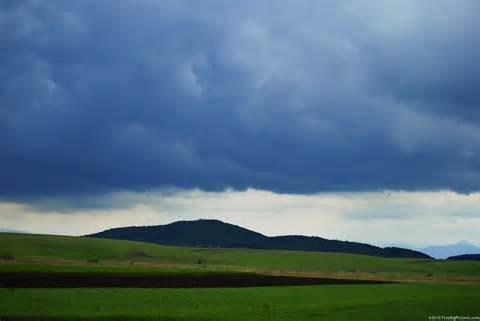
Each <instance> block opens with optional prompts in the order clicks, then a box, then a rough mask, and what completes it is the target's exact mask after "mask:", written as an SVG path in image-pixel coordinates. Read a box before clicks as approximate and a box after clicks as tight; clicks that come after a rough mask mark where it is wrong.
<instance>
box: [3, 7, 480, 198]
mask: <svg viewBox="0 0 480 321" xmlns="http://www.w3.org/2000/svg"><path fill="white" fill-rule="evenodd" d="M478 9H480V8H479V4H478V2H477V1H474V0H472V1H456V2H455V3H453V2H451V1H422V3H421V4H419V3H417V2H415V1H391V2H388V3H386V4H383V3H381V2H378V1H355V2H354V1H352V2H350V1H344V2H342V3H341V4H340V3H339V2H337V1H322V2H317V1H300V2H298V1H296V2H283V1H275V2H271V1H265V2H263V1H260V2H258V1H243V2H241V3H229V4H226V3H224V2H221V1H212V2H208V3H203V2H198V1H152V0H140V1H139V0H137V1H129V0H125V1H88V0H86V1H76V2H72V1H55V0H52V1H34V0H31V1H2V2H1V3H0V30H1V33H0V37H1V42H0V49H1V53H0V70H1V71H2V72H1V74H0V151H1V153H0V162H1V163H0V164H1V166H0V177H1V180H0V196H1V198H3V199H12V200H19V199H20V200H22V199H23V200H29V199H38V198H52V197H53V198H55V197H65V198H67V199H68V198H70V197H71V196H72V195H81V194H85V195H96V194H101V193H109V192H112V191H117V190H135V191H143V190H150V189H158V188H194V187H198V188H200V189H204V190H223V189H225V188H228V187H231V188H235V189H245V188H248V187H254V188H259V189H268V190H272V191H275V192H293V193H313V192H320V191H339V190H351V191H365V190H383V189H406V190H428V189H451V190H455V191H461V192H470V191H474V190H478V189H479V187H480V183H479V182H480V180H479V178H480V177H479V173H480V172H479V169H480V156H479V152H480V144H479V143H480V128H479V121H480V119H479V116H480V114H479V112H478V110H479V107H480V106H479V103H480V91H479V90H477V87H478V84H479V83H480V79H479V75H480V70H479V64H478V57H480V46H479V45H478V44H477V43H478V41H476V40H477V39H476V38H477V37H478V36H477V34H478V32H479V31H480V25H479V22H478V20H477V19H476V17H475V16H474V15H475V12H478Z"/></svg>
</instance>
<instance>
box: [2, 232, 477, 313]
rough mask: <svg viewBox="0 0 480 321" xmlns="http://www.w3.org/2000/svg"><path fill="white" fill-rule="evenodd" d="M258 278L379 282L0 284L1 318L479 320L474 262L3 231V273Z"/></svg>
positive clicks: (475, 263) (475, 265) (475, 264)
mask: <svg viewBox="0 0 480 321" xmlns="http://www.w3.org/2000/svg"><path fill="white" fill-rule="evenodd" d="M22 271H23V272H28V271H30V272H36V271H38V272H62V273H69V272H82V273H91V274H92V275H96V276H99V275H100V276H101V275H102V273H109V274H111V273H117V272H118V273H133V274H141V275H145V274H152V275H154V274H162V275H172V277H173V276H174V275H177V274H189V275H196V274H197V273H207V274H213V275H216V274H217V273H230V272H255V273H262V274H278V275H293V276H320V277H333V278H358V279H380V280H394V281H401V282H406V283H400V284H384V285H320V286H289V287H285V286H277V287H253V288H211V289H200V288H193V289H141V288H136V289H134V288H90V289H87V288H76V289H12V288H8V289H6V288H4V289H1V288H0V320H24V319H25V320H27V319H28V320H95V321H96V320H112V321H113V320H242V321H243V320H428V317H429V316H431V315H444V316H449V315H458V316H479V315H480V304H479V302H480V263H479V262H465V261H464V262H455V261H434V260H423V259H422V260H418V259H391V258H390V259H389V258H380V257H372V256H364V255H353V254H341V253H321V252H289V251H270V250H249V249H216V248H208V249H199V248H182V247H173V246H159V245H154V244H145V243H139V242H127V241H114V240H103V239H88V238H74V237H62V236H40V235H20V234H0V272H3V273H5V272H22Z"/></svg>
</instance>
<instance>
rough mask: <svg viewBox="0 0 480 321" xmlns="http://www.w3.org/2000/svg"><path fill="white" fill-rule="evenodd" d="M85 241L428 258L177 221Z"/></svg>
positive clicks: (206, 222) (394, 249)
mask: <svg viewBox="0 0 480 321" xmlns="http://www.w3.org/2000/svg"><path fill="white" fill-rule="evenodd" d="M88 237H96V238H106V239H117V240H129V241H141V242H148V243H156V244H163V245H176V246H197V247H223V248H252V249H268V250H291V251H321V252H342V253H352V254H365V255H374V256H382V257H396V258H430V256H428V255H426V254H424V253H422V252H419V251H414V250H409V249H403V248H397V247H387V248H381V247H377V246H373V245H369V244H364V243H357V242H349V241H339V240H329V239H324V238H321V237H316V236H310V237H309V236H303V235H287V236H274V237H268V236H265V235H263V234H260V233H257V232H254V231H251V230H248V229H245V228H243V227H240V226H237V225H233V224H228V223H224V222H222V221H218V220H196V221H178V222H174V223H171V224H166V225H157V226H142V227H123V228H114V229H109V230H106V231H103V232H100V233H95V234H91V235H88Z"/></svg>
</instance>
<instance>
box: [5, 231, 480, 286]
mask: <svg viewBox="0 0 480 321" xmlns="http://www.w3.org/2000/svg"><path fill="white" fill-rule="evenodd" d="M2 253H3V257H5V258H7V259H5V258H4V259H0V272H9V271H43V272H47V271H53V272H84V271H85V272H95V273H101V272H109V273H111V272H135V273H178V272H182V273H183V272H188V273H190V272H195V273H196V272H201V271H208V272H212V271H242V272H259V273H265V274H284V275H305V276H323V277H340V278H342V277H345V278H367V279H386V280H397V281H398V280H400V281H429V282H432V281H433V282H435V281H438V282H446V281H452V280H453V281H468V282H480V262H469V261H434V260H427V259H392V258H381V257H374V256H367V255H355V254H346V253H322V252H294V251H273V250H250V249H218V248H209V249H199V248H187V247H174V246H161V245H156V244H147V243H141V242H130V241H118V240H105V239H93V238H79V237H67V236H45V235H30V234H0V257H2Z"/></svg>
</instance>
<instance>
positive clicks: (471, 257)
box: [448, 254, 480, 261]
mask: <svg viewBox="0 0 480 321" xmlns="http://www.w3.org/2000/svg"><path fill="white" fill-rule="evenodd" d="M448 260H454V261H480V254H463V255H456V256H450V257H449V258H448Z"/></svg>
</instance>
